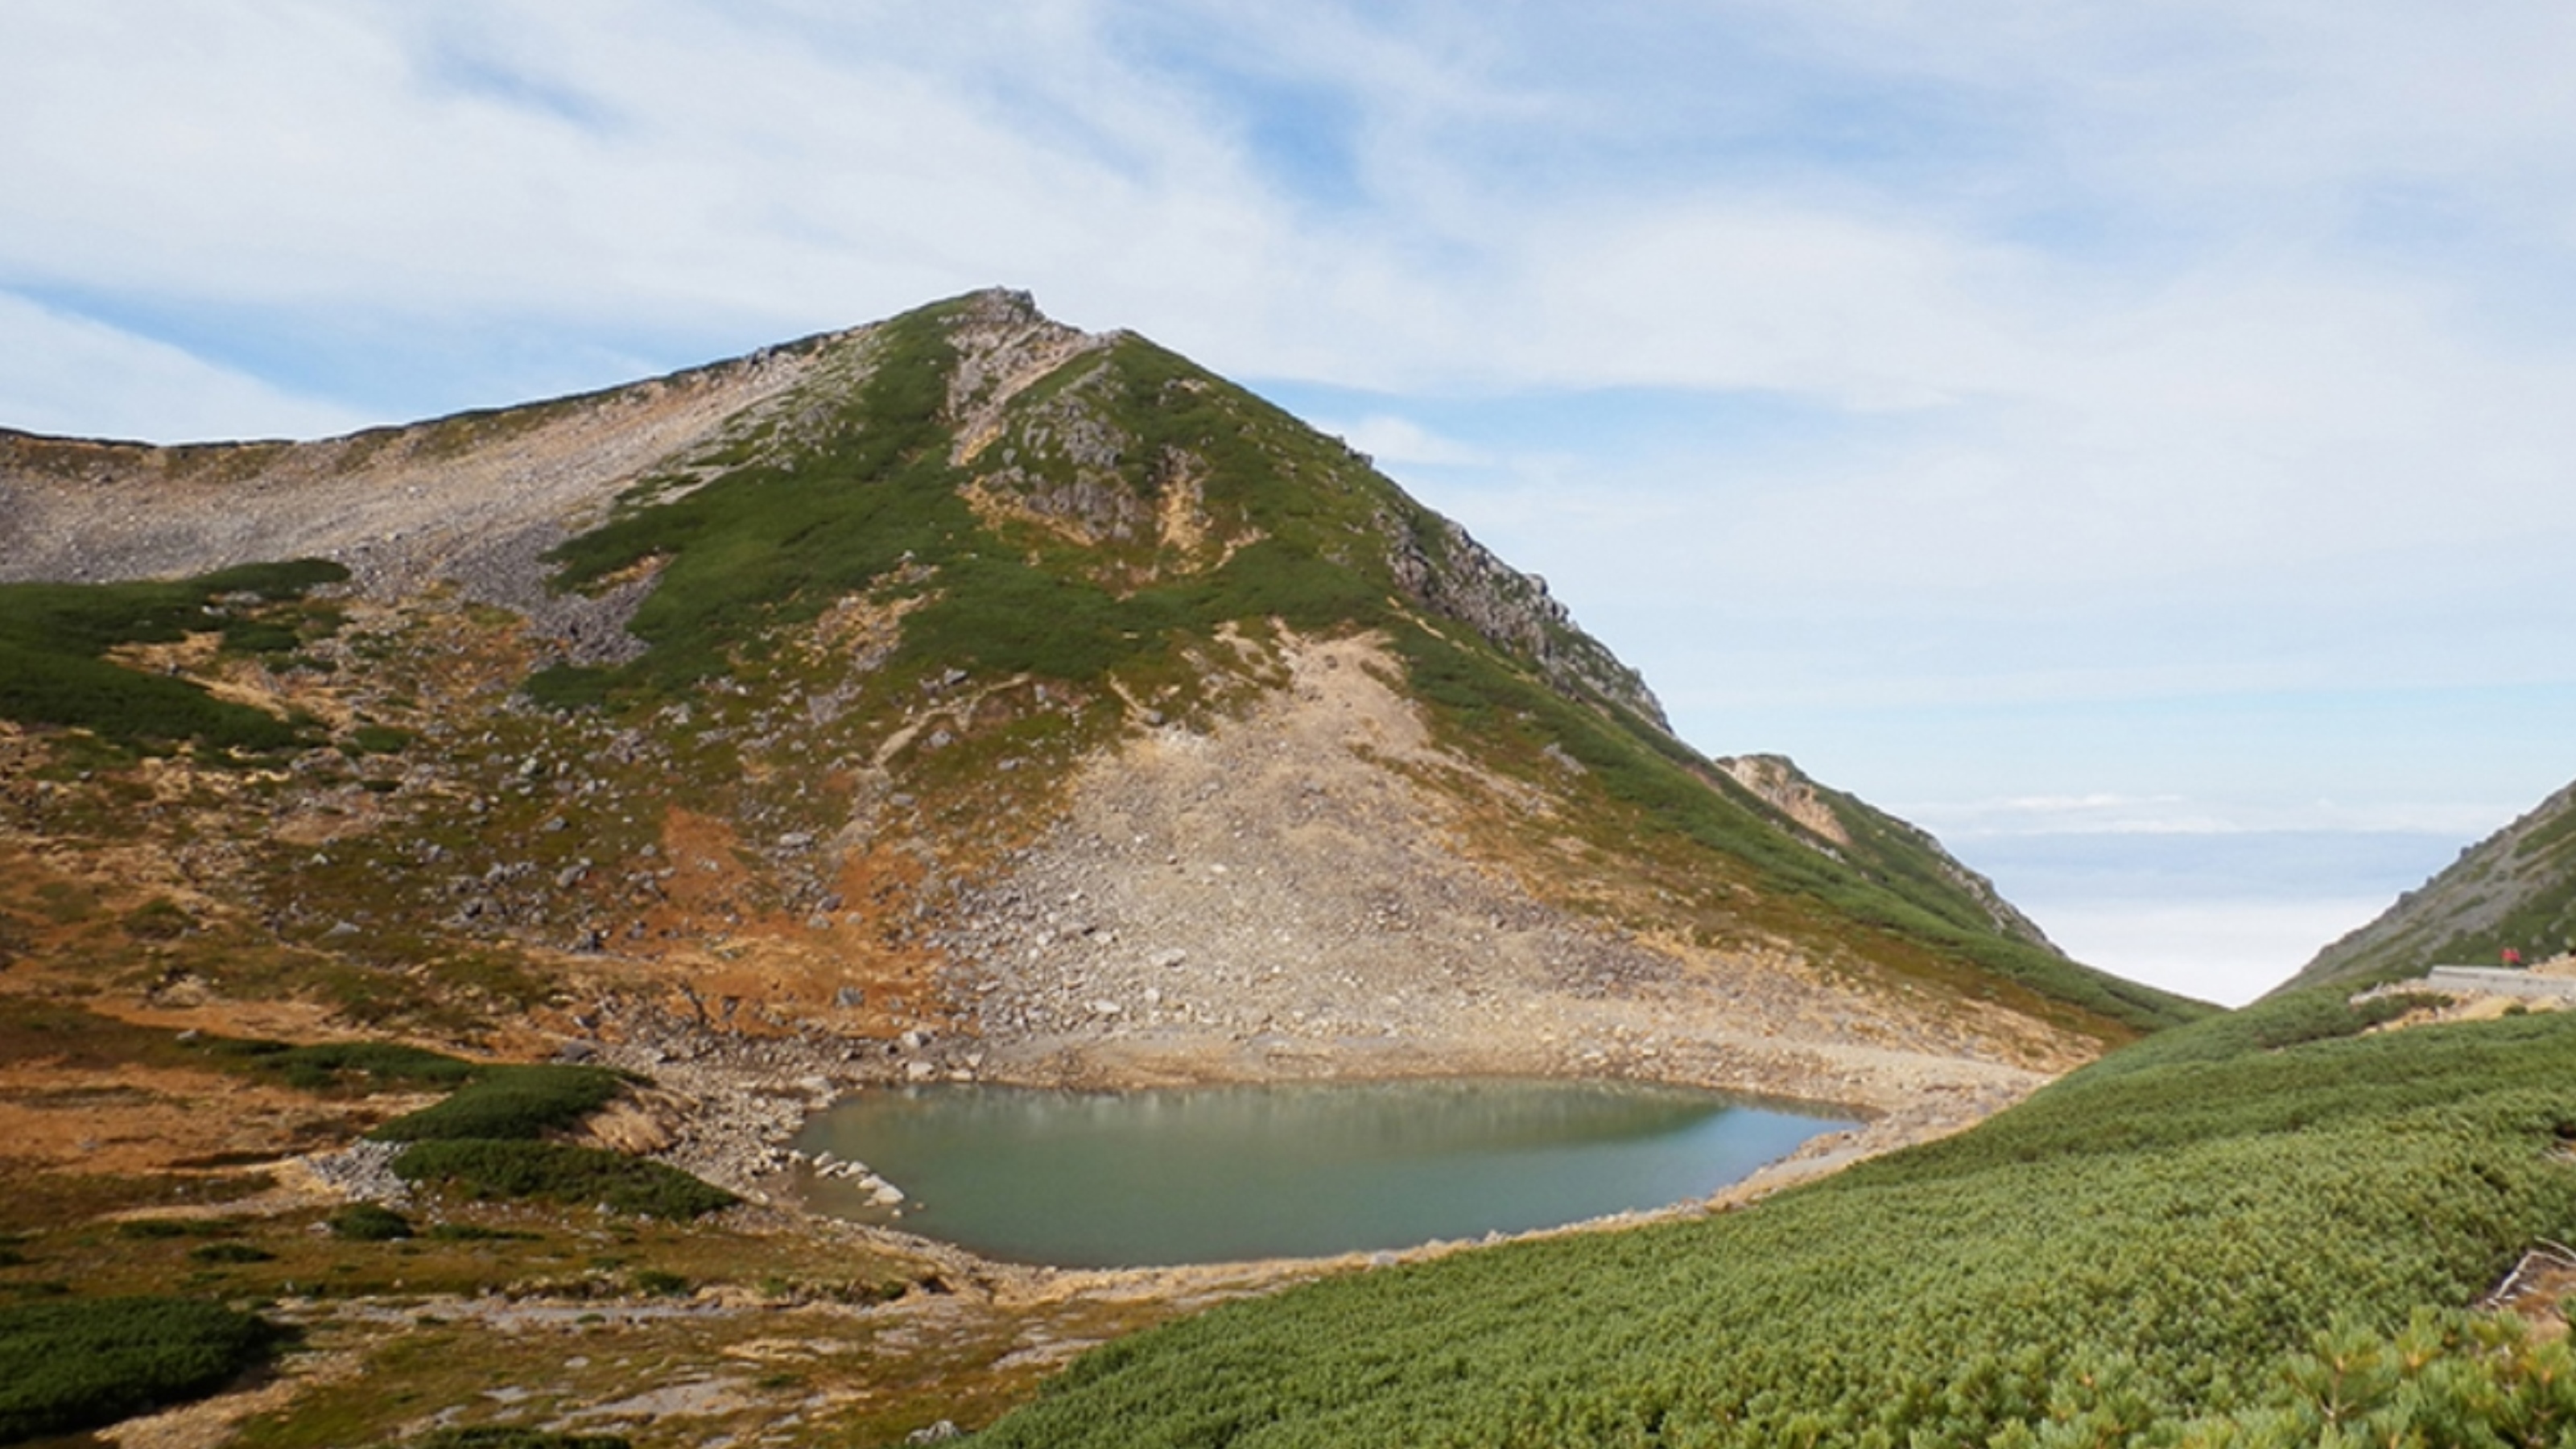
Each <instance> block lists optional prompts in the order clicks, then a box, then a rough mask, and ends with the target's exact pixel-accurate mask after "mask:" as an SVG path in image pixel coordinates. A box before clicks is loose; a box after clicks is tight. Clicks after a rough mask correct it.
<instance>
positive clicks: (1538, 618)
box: [1379, 513, 1672, 734]
mask: <svg viewBox="0 0 2576 1449" xmlns="http://www.w3.org/2000/svg"><path fill="white" fill-rule="evenodd" d="M1379 526H1380V528H1381V529H1382V530H1383V531H1384V532H1385V534H1386V537H1387V540H1388V549H1387V565H1388V567H1390V568H1391V569H1393V570H1394V572H1395V581H1396V584H1397V585H1398V586H1399V587H1401V588H1402V589H1403V590H1404V591H1405V593H1406V594H1407V595H1408V596H1409V597H1411V598H1412V599H1413V601H1414V602H1415V603H1418V604H1420V605H1421V606H1422V607H1423V608H1425V609H1428V610H1429V611H1431V612H1432V613H1434V614H1437V615H1439V616H1441V617H1442V618H1447V619H1455V620H1457V621H1458V622H1459V623H1461V624H1465V625H1466V626H1468V627H1469V628H1471V629H1474V630H1475V631H1476V632H1477V633H1478V634H1481V635H1483V636H1484V637H1485V638H1486V639H1487V640H1488V641H1490V642H1491V643H1493V644H1494V645H1496V646H1497V647H1499V648H1503V649H1507V650H1510V651H1511V652H1513V653H1515V654H1518V655H1520V656H1522V657H1523V658H1526V659H1528V660H1529V661H1530V662H1532V663H1533V664H1535V665H1537V666H1538V669H1539V672H1540V673H1541V674H1543V675H1545V676H1546V677H1547V679H1548V681H1549V682H1550V683H1551V684H1553V685H1555V686H1556V688H1557V689H1558V690H1560V691H1562V692H1563V693H1565V694H1567V695H1569V696H1571V697H1573V698H1575V699H1583V700H1588V699H1601V700H1607V701H1609V702H1610V703H1612V704H1615V705H1618V706H1619V707H1621V708H1623V709H1626V710H1628V711H1630V712H1631V713H1633V714H1635V715H1636V716H1637V717H1638V718H1640V719H1642V720H1645V721H1647V722H1649V723H1651V724H1652V725H1654V727H1655V728H1657V729H1659V730H1663V731H1664V732H1666V733H1668V734H1669V733H1670V732H1671V731H1672V724H1671V722H1670V721H1668V720H1666V719H1665V718H1664V707H1663V704H1662V703H1661V702H1660V701H1658V700H1657V699H1656V698H1655V696H1654V692H1653V691H1652V690H1649V689H1648V688H1646V681H1645V678H1644V676H1642V675H1640V674H1638V673H1637V671H1635V670H1633V669H1631V668H1629V667H1628V666H1627V665H1625V664H1622V663H1620V662H1619V659H1618V656H1616V655H1614V654H1612V653H1611V652H1610V651H1609V650H1607V649H1605V648H1603V647H1602V646H1601V644H1600V643H1599V641H1597V640H1595V639H1593V638H1592V637H1591V636H1590V635H1588V634H1586V633H1584V632H1583V631H1582V630H1580V629H1578V628H1576V627H1575V624H1574V616H1573V615H1572V614H1570V613H1568V612H1567V611H1566V607H1565V605H1563V604H1562V603H1559V602H1558V601H1557V600H1556V599H1555V598H1554V597H1553V596H1552V595H1550V594H1549V593H1548V591H1547V580H1545V579H1543V578H1540V577H1539V576H1538V575H1536V574H1525V573H1522V572H1521V571H1520V570H1518V569H1515V568H1513V567H1512V566H1511V565H1509V564H1507V563H1505V562H1503V561H1502V560H1501V559H1499V558H1497V557H1495V556H1494V554H1493V552H1492V551H1491V550H1489V549H1487V548H1486V547H1485V546H1484V545H1483V544H1480V543H1478V542H1476V540H1474V539H1473V538H1470V537H1468V535H1467V530H1465V529H1463V528H1461V527H1459V526H1458V525H1457V524H1455V523H1453V522H1451V521H1449V520H1448V519H1446V518H1442V517H1440V516H1439V515H1437V514H1431V513H1423V514H1417V515H1413V516H1396V515H1393V514H1385V515H1381V516H1380V518H1379Z"/></svg>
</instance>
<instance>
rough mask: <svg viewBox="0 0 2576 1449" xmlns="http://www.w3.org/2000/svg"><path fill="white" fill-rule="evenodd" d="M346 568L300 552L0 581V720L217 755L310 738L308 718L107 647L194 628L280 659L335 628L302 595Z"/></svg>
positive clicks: (233, 647)
mask: <svg viewBox="0 0 2576 1449" xmlns="http://www.w3.org/2000/svg"><path fill="white" fill-rule="evenodd" d="M348 576H349V571H348V570H347V569H345V568H342V567H340V566H339V565H338V564H334V563H329V562H326V561H323V560H318V559H302V560H297V561H295V562H291V563H276V564H252V565H248V566H245V567H242V568H237V569H227V570H224V571H222V572H220V573H213V574H207V575H205V576H203V577H200V578H194V579H182V580H178V581H175V582H168V583H118V584H0V719H10V720H15V721H18V722H19V723H21V724H30V725H43V726H54V727H68V728H73V729H79V730H85V731H87V732H89V733H90V734H91V735H92V736H94V737H95V738H97V739H98V740H100V741H102V742H106V743H109V744H111V745H115V746H118V747H126V748H140V749H146V750H168V749H171V748H174V747H176V746H178V745H181V744H186V743H193V744H195V745H197V746H198V747H199V748H200V750H201V751H203V752H204V754H205V755H206V757H208V758H216V759H221V758H228V757H231V756H233V755H236V754H239V755H248V756H255V755H259V754H263V753H274V752H276V751H279V750H285V749H291V748H295V747H297V746H301V745H309V744H311V743H313V742H314V740H315V738H316V737H317V734H318V731H317V729H316V727H315V724H314V722H313V721H312V720H309V719H295V718H281V717H279V716H277V715H274V714H270V713H267V712H265V711H262V710H259V709H255V708H252V707H251V706H249V705H244V704H237V703H234V702H232V701H229V700H222V699H217V698H215V697H214V696H212V695H210V694H208V693H207V692H206V691H205V690H203V689H201V688H199V687H197V686H196V685H194V684H190V683H188V682H186V681H183V680H180V679H175V678H171V677H169V676H168V675H166V674H164V673H160V672H157V671H154V670H150V669H145V668H137V667H131V666H128V665H123V664H120V663H118V662H117V661H115V660H113V659H111V658H110V657H109V655H110V653H111V651H113V650H116V649H119V648H122V647H127V646H132V645H138V644H174V643H178V642H180V641H182V640H184V639H186V638H188V637H189V636H190V635H192V634H199V635H213V636H216V638H217V640H218V645H217V647H218V649H219V650H221V651H222V652H225V653H229V654H233V655H236V656H241V657H246V658H258V659H263V660H265V661H267V662H270V663H272V664H276V665H279V666H284V665H285V664H286V663H287V662H289V661H290V660H291V659H292V658H293V656H294V654H295V651H296V649H297V648H298V647H299V646H300V645H301V644H303V643H304V642H306V641H308V640H310V639H312V638H315V637H318V636H321V635H326V634H328V633H330V632H331V631H332V630H333V629H335V628H337V627H338V622H339V621H338V616H337V614H336V613H335V612H334V611H333V610H331V609H330V608H328V607H327V606H321V605H313V604H308V603H306V602H305V596H306V595H307V594H308V593H310V592H311V591H312V590H313V589H314V588H315V587H316V586H318V585H321V584H327V583H335V582H338V581H340V580H343V579H346V578H347V577H348Z"/></svg>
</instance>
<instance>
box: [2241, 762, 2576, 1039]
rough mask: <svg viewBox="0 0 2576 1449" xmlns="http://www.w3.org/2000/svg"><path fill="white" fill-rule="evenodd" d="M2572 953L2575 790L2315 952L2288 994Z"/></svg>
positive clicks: (2575, 945) (2575, 947)
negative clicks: (2512, 956)
mask: <svg viewBox="0 0 2576 1449" xmlns="http://www.w3.org/2000/svg"><path fill="white" fill-rule="evenodd" d="M2508 947H2510V948H2511V949H2513V950H2516V951H2519V952H2521V953H2522V956H2523V958H2524V959H2525V960H2529V961H2538V960H2541V959H2543V958H2546V957H2549V956H2554V955H2557V954H2559V953H2561V952H2576V785H2571V786H2569V787H2567V788H2566V789H2564V790H2561V791H2559V792H2558V793H2557V794H2555V795H2552V796H2550V797H2549V798H2548V799H2547V800H2544V801H2542V802H2541V803H2540V805H2539V806H2538V807H2537V808H2535V809H2534V810H2532V811H2531V813H2529V814H2527V815H2525V816H2523V817H2522V818H2521V819H2519V820H2516V821H2514V822H2513V823H2512V824H2511V825H2508V826H2506V827H2505V828H2504V829H2502V830H2499V831H2497V832H2496V833H2495V834H2493V835H2491V836H2488V837H2487V838H2486V839H2485V840H2482V841H2480V842H2478V843H2477V844H2476V845H2474V846H2472V847H2470V848H2469V849H2467V850H2465V851H2462V852H2461V853H2460V858H2459V859H2458V860H2457V861H2455V862H2453V863H2452V864H2451V865H2450V866H2449V867H2448V868H2446V869H2444V870H2443V871H2442V872H2441V874H2439V875H2436V876H2434V877H2433V878H2432V879H2431V880H2430V881H2428V882H2426V883H2425V884H2424V885H2423V886H2421V887H2419V888H2417V889H2415V890H2412V891H2408V892H2407V893H2406V894H2405V895H2403V896H2401V897H2399V898H2398V901H2397V903H2396V904H2395V905H2393V906H2391V907H2389V908H2388V910H2387V911H2386V912H2385V913H2383V914H2382V915H2381V916H2380V917H2379V918H2378V919H2377V920H2374V921H2372V922H2371V923H2370V924H2368V925H2366V926H2363V927H2362V928H2361V929H2360V930H2357V931H2355V932H2353V933H2352V934H2351V935H2348V936H2346V937H2344V938H2343V939H2342V940H2340V941H2337V942H2335V943H2334V944H2333V945H2331V946H2328V947H2327V948H2326V949H2325V950H2323V951H2321V952H2319V953H2318V954H2317V958H2316V959H2315V960H2314V961H2311V962H2309V963H2308V964H2307V966H2306V967H2305V968H2303V969H2302V970H2301V971H2300V972H2299V974H2298V975H2296V976H2294V977H2292V978H2291V979H2290V981H2289V983H2288V985H2287V987H2286V988H2285V989H2292V988H2297V987H2303V986H2315V985H2323V984H2327V983H2346V984H2353V985H2366V984H2369V983H2372V982H2377V981H2390V980H2397V979H2401V978H2405V977H2411V976H2420V975H2422V974H2423V973H2424V969H2425V968H2426V967H2428V966H2434V965H2444V964H2448V965H2478V966H2487V965H2493V964H2495V963H2496V962H2497V960H2498V959H2499V958H2500V957H2501V955H2502V953H2503V952H2504V951H2505V950H2506V948H2508Z"/></svg>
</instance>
